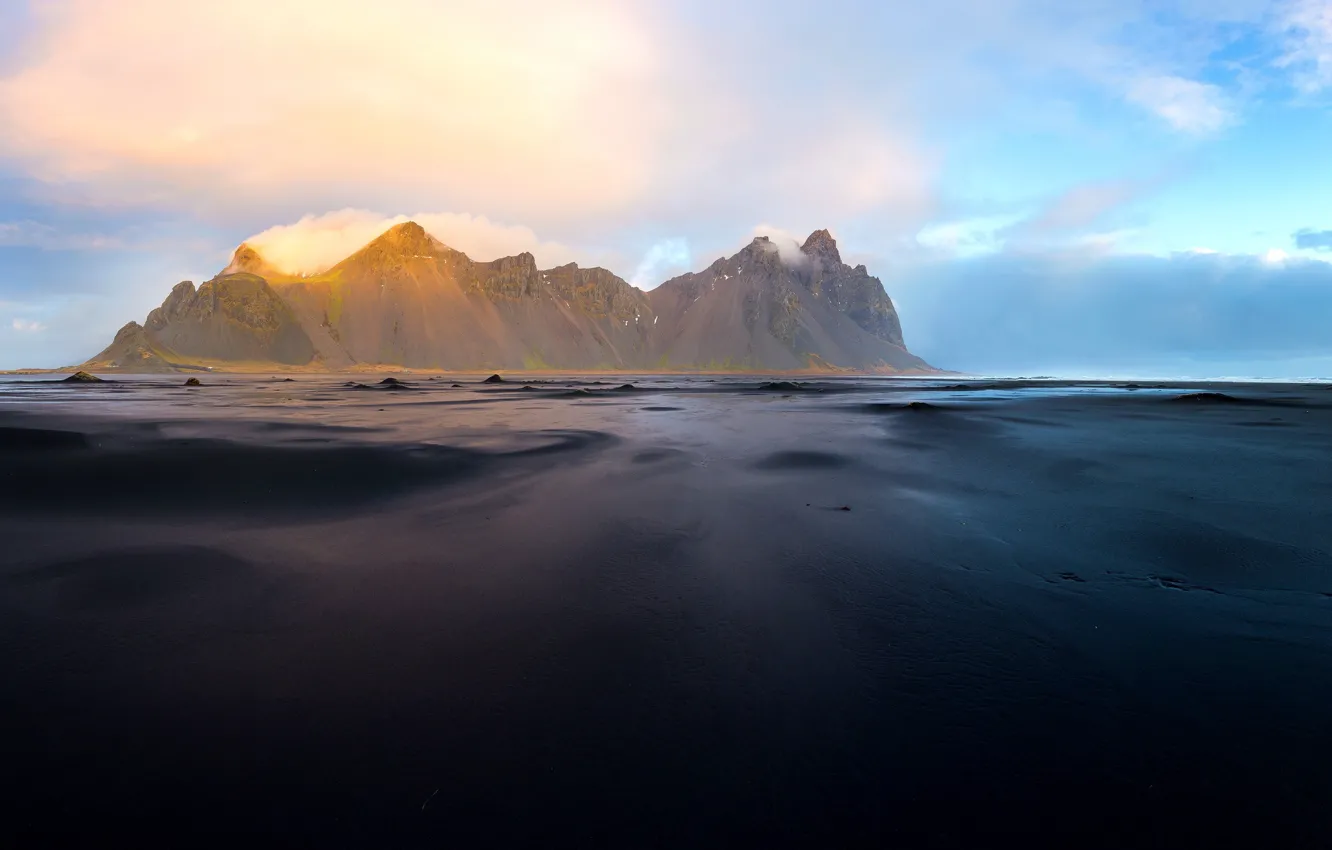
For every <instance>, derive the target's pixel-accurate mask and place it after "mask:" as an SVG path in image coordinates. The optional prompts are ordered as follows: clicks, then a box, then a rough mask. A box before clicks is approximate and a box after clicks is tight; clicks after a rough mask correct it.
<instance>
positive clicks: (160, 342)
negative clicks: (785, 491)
mask: <svg viewBox="0 0 1332 850" xmlns="http://www.w3.org/2000/svg"><path fill="white" fill-rule="evenodd" d="M279 366H283V367H289V368H301V369H318V370H323V371H344V370H354V369H357V368H383V367H392V366H398V367H403V368H407V369H438V370H473V369H485V370H491V369H494V370H500V369H511V370H513V369H527V370H540V369H567V370H597V369H606V370H652V371H674V370H727V371H746V370H755V371H798V370H807V369H814V370H823V369H829V370H835V369H846V370H865V371H881V372H897V373H903V372H906V373H910V372H929V371H933V369H932V367H930V366H929V365H928V364H926V363H925V362H924V361H923V360H921V359H920V358H918V357H916V356H915V355H913V354H911V353H910V352H909V351H907V349H906V345H905V343H904V342H903V339H902V327H901V323H900V322H899V321H898V317H897V311H896V310H895V309H894V308H893V302H892V300H891V299H890V298H889V297H888V295H887V293H886V292H885V291H884V289H883V284H881V283H880V282H879V280H878V278H874V277H871V276H870V275H869V273H868V271H867V270H866V269H865V267H864V266H863V265H859V266H855V267H854V268H853V267H851V266H848V265H846V264H845V263H843V262H842V258H841V255H840V254H839V253H838V250H837V243H836V242H835V241H834V240H833V238H832V236H831V235H830V234H829V233H828V231H826V230H817V231H815V232H814V233H812V234H811V235H810V237H809V238H808V239H807V240H805V243H804V244H803V245H801V246H800V247H799V251H798V252H796V251H795V250H794V249H792V250H778V246H777V245H776V244H775V243H773V242H772V241H771V240H769V239H768V238H767V237H763V236H760V237H758V238H756V239H754V240H753V241H752V242H751V243H750V244H749V245H747V246H746V247H745V248H744V249H742V250H741V251H740V252H739V253H737V254H735V255H734V256H732V257H728V258H723V259H719V260H717V261H716V262H714V263H713V264H712V265H710V266H708V267H707V268H706V269H704V270H703V271H700V272H694V273H690V274H685V275H681V276H679V277H676V278H673V279H671V280H668V281H666V282H665V283H663V284H662V285H661V286H659V287H657V288H656V289H653V290H650V291H647V292H644V291H643V290H641V289H638V288H637V287H634V286H631V285H630V284H628V283H626V282H625V281H624V280H623V279H622V278H619V277H617V276H616V275H614V274H612V273H611V272H609V271H606V270H605V269H601V268H590V269H585V268H579V267H578V266H577V265H575V264H572V263H570V264H568V265H564V266H558V267H556V268H552V269H545V270H542V269H539V268H538V267H537V264H536V260H535V259H534V258H533V256H532V255H531V254H528V253H523V254H519V255H517V256H515V257H504V258H502V259H498V260H494V261H491V262H476V261H474V260H472V259H470V258H469V257H468V256H467V255H466V254H463V253H461V252H459V251H455V250H453V249H452V248H449V247H448V246H446V245H444V244H443V243H442V242H440V241H439V240H438V239H435V238H434V237H433V236H431V235H430V234H428V233H427V232H426V231H425V230H424V229H423V228H422V227H421V226H420V225H418V224H416V223H415V222H405V223H403V224H399V225H396V226H394V227H393V228H391V229H389V230H388V231H386V232H385V233H383V234H382V235H380V236H379V237H377V238H376V239H374V240H373V241H372V242H370V243H369V244H368V245H366V246H365V247H363V248H361V249H360V250H359V251H357V252H356V253H354V254H352V255H351V256H350V257H347V258H346V259H345V260H343V261H342V262H340V263H338V264H337V265H335V266H333V267H332V268H330V269H328V270H327V271H324V272H320V273H318V274H313V275H306V276H301V275H292V274H287V273H284V272H282V271H280V270H279V269H277V268H275V267H274V266H272V265H271V264H270V263H269V262H268V261H267V260H265V259H264V257H263V256H261V254H260V253H259V252H258V251H256V250H255V249H254V248H253V247H251V246H250V245H246V244H243V245H241V246H240V247H239V248H238V249H237V250H236V252H235V254H234V255H233V257H232V260H231V263H230V264H229V265H228V266H227V267H226V268H225V269H223V270H222V272H221V273H220V274H218V275H217V276H216V277H214V278H213V279H212V280H209V281H206V282H205V283H203V284H201V285H199V286H198V287H197V288H196V287H195V285H194V284H193V283H191V282H189V281H184V282H181V283H179V284H177V285H176V286H175V287H174V288H173V289H172V290H171V294H170V295H168V296H167V298H166V300H165V301H164V302H163V303H162V306H161V307H158V308H157V309H155V310H153V311H152V312H151V313H149V314H148V317H147V319H146V320H145V321H144V323H143V324H142V325H140V324H139V323H137V322H130V323H129V324H127V325H125V326H124V327H123V328H121V329H120V331H119V332H118V333H117V334H116V336H115V339H114V340H113V341H112V343H111V344H110V345H109V346H107V348H106V349H105V350H103V351H102V352H101V353H100V354H98V355H97V356H96V357H93V358H92V359H91V360H89V361H87V362H86V363H84V364H82V366H81V367H80V368H83V369H88V370H99V371H134V372H163V371H187V370H196V369H205V368H217V369H226V368H235V369H245V368H269V367H273V368H276V367H279Z"/></svg>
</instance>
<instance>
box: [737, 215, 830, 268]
mask: <svg viewBox="0 0 1332 850" xmlns="http://www.w3.org/2000/svg"><path fill="white" fill-rule="evenodd" d="M756 236H766V237H767V238H768V246H767V247H768V248H769V250H772V251H776V252H777V256H779V257H781V258H782V262H783V263H786V264H787V265H788V266H803V265H806V264H807V263H809V255H808V254H806V253H805V252H804V251H802V250H800V246H801V245H804V244H805V238H806V237H805V236H799V235H797V234H795V233H793V232H791V231H789V230H783V229H782V228H780V227H773V226H772V225H770V224H760V225H758V226H757V227H755V228H754V230H753V231H752V236H751V237H750V238H751V239H753V238H754V237H756ZM836 238H837V237H836V234H834V235H833V239H834V240H836Z"/></svg>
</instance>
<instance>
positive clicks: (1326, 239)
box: [1293, 228, 1332, 251]
mask: <svg viewBox="0 0 1332 850" xmlns="http://www.w3.org/2000/svg"><path fill="white" fill-rule="evenodd" d="M1293 238H1294V239H1295V247H1296V248H1308V249H1311V250H1314V251H1332V230H1310V229H1308V228H1305V229H1304V230H1298V231H1296V232H1295V234H1294V236H1293Z"/></svg>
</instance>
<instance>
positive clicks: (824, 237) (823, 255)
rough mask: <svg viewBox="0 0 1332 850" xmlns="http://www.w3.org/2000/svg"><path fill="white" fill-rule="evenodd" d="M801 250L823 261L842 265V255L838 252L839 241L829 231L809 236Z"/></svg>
mask: <svg viewBox="0 0 1332 850" xmlns="http://www.w3.org/2000/svg"><path fill="white" fill-rule="evenodd" d="M800 250H801V251H803V252H805V253H806V254H808V255H810V256H811V257H818V258H819V259H822V260H828V261H831V262H833V263H841V262H842V255H841V253H840V252H839V251H838V250H837V240H836V239H834V238H833V236H832V234H831V233H829V232H828V231H827V230H816V231H814V232H813V233H811V234H809V238H808V239H806V240H805V244H804V245H801V246H800Z"/></svg>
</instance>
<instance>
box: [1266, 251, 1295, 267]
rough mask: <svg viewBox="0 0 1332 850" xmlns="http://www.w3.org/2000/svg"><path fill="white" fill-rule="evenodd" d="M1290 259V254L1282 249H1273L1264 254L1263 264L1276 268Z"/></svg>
mask: <svg viewBox="0 0 1332 850" xmlns="http://www.w3.org/2000/svg"><path fill="white" fill-rule="evenodd" d="M1289 259H1290V254H1287V253H1286V252H1285V251H1283V250H1281V249H1280V248H1271V249H1269V250H1268V251H1267V253H1265V254H1263V262H1264V263H1268V264H1269V265H1274V266H1279V265H1281V264H1282V263H1284V262H1286V260H1289Z"/></svg>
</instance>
